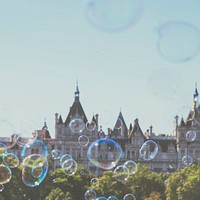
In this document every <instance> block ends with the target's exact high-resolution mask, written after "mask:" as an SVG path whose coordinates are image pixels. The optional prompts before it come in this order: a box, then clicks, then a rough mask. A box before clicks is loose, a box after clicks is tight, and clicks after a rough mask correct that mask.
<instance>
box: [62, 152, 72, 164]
mask: <svg viewBox="0 0 200 200" xmlns="http://www.w3.org/2000/svg"><path fill="white" fill-rule="evenodd" d="M70 159H72V156H71V155H70V154H64V155H63V156H62V157H61V158H60V165H61V166H62V164H63V163H64V162H65V161H66V160H70Z"/></svg>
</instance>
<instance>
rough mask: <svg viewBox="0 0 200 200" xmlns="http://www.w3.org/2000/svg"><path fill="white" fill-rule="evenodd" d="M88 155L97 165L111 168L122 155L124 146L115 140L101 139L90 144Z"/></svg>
mask: <svg viewBox="0 0 200 200" xmlns="http://www.w3.org/2000/svg"><path fill="white" fill-rule="evenodd" d="M87 156H88V159H89V161H90V162H91V163H92V164H93V165H95V166H96V167H98V168H101V169H105V170H109V169H112V168H114V167H115V166H116V165H117V163H118V162H119V160H120V158H121V156H122V148H121V146H120V145H119V144H118V143H117V142H115V141H114V140H111V139H99V140H96V141H94V142H93V143H92V144H91V145H90V146H89V148H88V151H87Z"/></svg>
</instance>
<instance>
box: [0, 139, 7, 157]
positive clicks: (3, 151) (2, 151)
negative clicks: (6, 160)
mask: <svg viewBox="0 0 200 200" xmlns="http://www.w3.org/2000/svg"><path fill="white" fill-rule="evenodd" d="M6 153H7V148H6V145H5V144H4V143H2V142H0V156H4V155H5V154H6Z"/></svg>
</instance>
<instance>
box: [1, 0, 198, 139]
mask: <svg viewBox="0 0 200 200" xmlns="http://www.w3.org/2000/svg"><path fill="white" fill-rule="evenodd" d="M126 1H127V2H128V3H127V5H129V3H131V0H129V1H128V0H126ZM105 2H106V1H105V0H101V1H100V0H98V1H93V2H92V3H90V4H89V5H90V7H89V9H90V10H89V11H91V12H89V11H88V10H87V11H88V12H89V14H90V15H87V14H85V12H84V11H85V10H86V7H87V6H86V5H87V1H84V0H58V1H55V0H17V1H16V0H6V1H3V0H0V91H1V93H0V94H1V98H0V105H1V106H0V120H1V121H0V137H1V136H6V135H7V136H9V135H10V132H11V130H14V131H15V132H20V131H22V130H24V129H27V130H28V129H32V128H35V129H40V128H41V127H42V126H43V123H44V119H45V118H46V121H47V124H48V126H49V129H50V132H51V135H52V136H53V137H54V126H55V124H54V114H55V113H56V112H57V113H59V114H60V113H61V114H62V116H63V119H64V120H65V118H66V117H67V114H68V112H69V107H70V106H71V105H72V103H73V101H74V91H75V86H76V80H78V83H79V89H80V92H81V93H80V100H81V103H82V106H83V108H84V110H85V113H86V116H87V118H88V119H91V118H92V115H93V114H96V113H99V115H100V124H102V126H103V129H105V130H106V129H107V127H110V128H113V127H114V124H115V121H116V119H117V116H118V114H119V111H120V109H121V110H122V114H123V116H124V118H125V121H126V123H127V126H129V124H130V123H133V122H134V120H135V118H138V119H139V123H140V125H141V129H142V130H143V132H145V131H146V130H147V129H148V128H149V127H150V126H151V125H152V126H153V131H154V132H155V133H156V134H159V133H165V134H168V135H169V134H172V133H173V120H174V116H175V115H177V114H178V115H179V116H180V117H181V116H183V117H184V118H186V116H187V113H188V112H189V110H190V107H191V105H192V101H193V93H194V89H195V82H196V81H197V83H198V85H199V90H200V78H199V77H200V76H199V74H200V54H199V52H198V51H197V50H198V49H199V48H200V45H199V44H198V42H199V37H200V35H198V33H199V32H198V29H199V30H200V14H199V13H200V12H199V11H200V1H199V0H168V1H166V0H151V1H149V0H145V1H143V5H142V6H143V9H142V11H140V10H137V6H135V5H134V4H136V3H138V2H139V1H138V0H133V1H132V4H131V5H133V6H135V7H134V9H135V10H134V11H135V12H136V15H132V14H130V15H128V14H127V12H130V9H129V11H127V12H121V15H120V16H118V18H117V19H116V20H115V24H112V20H111V21H109V20H107V19H108V18H109V13H108V12H107V11H108V10H109V9H110V10H111V11H112V12H111V15H112V14H113V13H114V14H115V12H114V11H115V9H117V8H116V6H115V5H117V4H115V2H118V3H119V5H120V2H119V0H118V1H116V0H115V1H114V0H112V1H111V0H109V2H110V4H109V5H106V4H105ZM121 2H122V0H121ZM112 3H113V4H115V5H112ZM104 4H105V5H104ZM106 6H109V7H108V8H106ZM99 7H100V8H99ZM119 7H120V6H119ZM101 8H102V9H103V8H104V9H105V10H106V11H104V12H101V10H100V9H101ZM127 8H130V6H127ZM138 9H139V8H138ZM113 10H114V11H113ZM88 12H87V13H88ZM138 13H139V14H140V15H138ZM123 14H124V15H125V16H123ZM86 16H87V17H86ZM99 16H104V17H105V18H104V17H103V18H101V21H100V22H98V19H99V18H98V17H99ZM90 17H91V18H90ZM106 17H107V18H106ZM132 18H133V19H132ZM131 21H133V22H134V23H132V24H130V25H129V26H126V27H125V28H123V25H125V24H126V23H127V22H131ZM168 25H169V27H168ZM115 26H116V27H117V28H118V29H117V30H115V29H112V28H113V27H115ZM106 28H107V29H109V28H110V29H111V30H110V29H109V30H107V29H106ZM176 29H177V30H176ZM174 30H175V32H174ZM159 33H160V34H161V33H162V34H163V35H160V36H163V38H161V39H163V40H159ZM176 34H177V35H176ZM179 36H180V37H179ZM176 37H177V39H174V38H176ZM179 40H182V41H183V42H182V43H184V45H185V46H187V47H188V48H187V49H188V51H184V48H185V46H184V45H183V46H182V43H181V45H176V42H179ZM159 41H160V43H159ZM161 42H162V43H161ZM158 44H160V46H159V45H158ZM173 45H174V46H173ZM158 46H159V47H160V48H158ZM193 49H194V50H193ZM196 49H197V50H196ZM185 54H186V58H185V57H184V56H185ZM187 54H189V55H188V56H189V57H187ZM182 57H183V58H182ZM184 58H185V60H186V61H185V60H184ZM9 131H10V132H9Z"/></svg>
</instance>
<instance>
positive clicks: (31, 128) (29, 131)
mask: <svg viewBox="0 0 200 200" xmlns="http://www.w3.org/2000/svg"><path fill="white" fill-rule="evenodd" d="M37 136H38V132H37V131H36V130H35V124H34V122H33V121H32V120H23V121H22V123H21V124H20V134H19V135H18V139H17V144H18V145H19V146H20V147H24V146H25V145H30V144H32V143H34V142H35V140H36V139H37Z"/></svg>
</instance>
